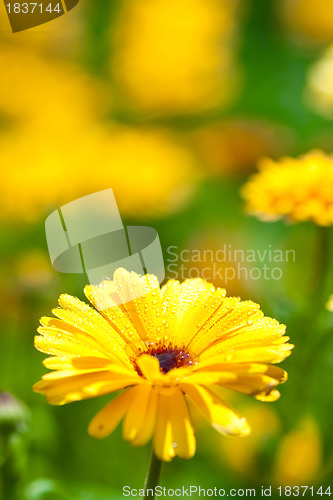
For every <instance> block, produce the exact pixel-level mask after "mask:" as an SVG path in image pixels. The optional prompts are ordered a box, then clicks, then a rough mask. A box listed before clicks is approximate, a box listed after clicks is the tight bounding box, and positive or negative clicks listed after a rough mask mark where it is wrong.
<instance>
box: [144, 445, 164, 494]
mask: <svg viewBox="0 0 333 500" xmlns="http://www.w3.org/2000/svg"><path fill="white" fill-rule="evenodd" d="M161 468H162V460H160V459H159V458H157V456H156V455H155V453H154V449H153V450H152V452H151V457H150V462H149V469H148V474H147V477H146V483H145V489H144V496H143V497H142V499H147V497H148V498H151V499H152V500H154V499H155V488H156V486H157V485H158V483H159V480H160V475H161ZM148 490H153V494H152V495H149V493H148ZM148 495H149V496H148Z"/></svg>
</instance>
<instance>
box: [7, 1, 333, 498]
mask: <svg viewBox="0 0 333 500" xmlns="http://www.w3.org/2000/svg"><path fill="white" fill-rule="evenodd" d="M330 43H333V9H332V6H331V4H330V1H325V0H320V1H318V0H316V1H315V0H298V1H292V0H277V1H270V0H269V1H267V0H252V1H250V0H247V1H246V0H238V1H236V0H177V1H176V0H168V1H167V0H140V1H137V0H120V1H119V2H115V1H105V0H94V1H93V2H90V1H88V0H81V2H80V3H79V5H78V6H77V7H76V8H75V9H73V10H72V11H71V12H70V13H68V14H66V15H65V16H64V17H61V18H59V19H57V20H54V21H52V22H51V23H48V24H46V25H44V26H40V27H37V28H34V29H31V30H28V31H27V32H22V33H17V34H15V35H13V34H12V33H11V32H10V31H9V24H8V20H7V18H6V14H5V10H4V7H3V6H2V5H1V6H0V64H1V68H2V71H1V80H0V84H1V92H0V165H1V178H0V217H1V226H2V229H1V236H0V255H1V269H0V293H1V300H0V312H1V335H0V391H7V392H10V393H12V394H13V395H14V396H15V397H16V398H17V399H18V400H20V401H21V402H22V404H23V405H24V408H22V407H20V406H18V407H16V404H14V402H13V401H12V400H10V398H9V397H7V396H6V397H5V398H4V397H2V399H1V397H0V433H1V436H2V438H1V439H2V440H1V444H0V471H1V474H2V481H3V486H4V485H5V483H6V481H9V482H10V483H11V484H12V486H13V491H12V493H11V495H12V498H8V497H4V500H15V498H16V497H15V495H16V493H15V491H14V490H15V488H16V486H15V485H18V486H17V488H18V491H19V493H18V497H17V498H19V499H20V500H21V499H25V498H27V499H28V500H62V499H66V500H79V499H80V500H102V499H107V498H114V499H117V498H122V487H123V486H124V485H129V486H131V487H133V488H139V487H142V485H143V481H144V477H145V474H146V470H147V464H148V460H149V454H150V446H147V447H144V448H138V449H136V448H132V447H131V446H130V445H129V444H128V443H125V442H124V441H123V440H122V438H121V429H117V430H116V431H115V432H114V433H113V434H112V435H111V436H110V437H109V438H107V439H105V440H103V441H97V440H94V439H92V438H91V437H89V436H88V433H87V426H88V422H89V421H90V419H91V418H92V416H93V415H94V414H95V413H96V412H97V411H98V410H99V409H100V408H102V406H103V405H104V404H105V403H106V402H107V401H108V397H105V398H99V399H97V400H90V401H83V402H80V403H78V404H70V405H66V406H65V407H59V408H58V407H51V406H49V405H47V403H46V401H45V399H44V398H43V397H41V396H40V395H37V394H34V393H33V392H32V385H33V384H34V383H35V382H36V381H37V380H38V379H39V378H40V377H41V375H42V374H43V373H44V372H45V369H44V368H43V366H42V363H41V361H42V359H43V356H42V355H41V354H40V353H38V352H37V351H36V350H35V349H34V347H33V337H34V333H35V330H36V327H37V324H38V319H39V317H40V316H42V315H49V314H50V311H51V308H52V307H54V306H55V305H56V302H57V297H58V295H59V294H60V293H64V292H66V293H69V294H72V295H75V296H78V297H79V298H82V299H83V292H82V290H83V287H84V285H85V277H84V276H83V275H82V276H81V275H62V274H59V273H57V272H55V271H54V270H53V269H52V267H51V264H50V262H49V257H48V253H47V247H46V240H45V233H44V221H45V218H46V216H47V215H48V214H49V213H50V212H51V211H52V210H53V209H55V208H56V207H58V206H60V205H62V204H64V203H66V202H69V201H71V200H73V199H75V198H77V197H80V196H83V195H86V194H89V193H91V192H95V191H97V190H99V189H106V188H109V187H112V188H113V189H114V192H115V196H116V199H117V202H118V206H119V208H120V212H121V215H122V218H123V222H124V224H125V225H129V224H144V225H151V226H153V227H155V228H156V229H157V230H158V233H159V236H160V239H161V243H162V247H163V250H164V252H165V259H166V264H169V261H168V257H169V255H168V252H167V248H168V247H169V246H170V245H174V246H177V247H178V251H179V252H180V251H181V250H182V249H212V250H215V251H216V250H218V249H220V248H223V246H224V245H232V247H233V248H240V249H244V250H247V249H254V250H260V251H264V250H265V249H267V248H268V247H269V245H271V248H272V249H281V250H286V249H294V250H295V255H296V260H295V262H287V263H282V271H283V275H282V278H281V279H280V280H263V279H261V280H251V279H248V280H243V279H239V280H233V281H231V282H230V283H227V285H226V288H227V291H228V294H229V295H230V294H231V295H234V294H235V295H240V296H241V297H242V299H252V300H254V301H257V302H258V303H260V304H261V306H262V309H263V311H264V312H265V314H266V315H270V316H273V317H276V318H277V319H278V320H279V321H280V322H282V323H285V324H286V325H287V333H288V335H289V336H290V337H291V341H292V343H294V344H295V345H296V348H295V350H294V352H293V354H292V356H291V357H290V358H289V359H287V360H286V361H285V362H284V363H283V365H284V368H286V370H287V371H288V373H289V381H288V382H287V384H286V385H284V386H283V387H282V388H281V392H282V396H281V399H280V400H279V401H278V402H276V403H260V402H258V401H252V400H250V399H249V398H247V397H245V396H244V397H238V396H237V397H236V396H235V395H233V394H230V395H228V398H229V399H228V400H229V401H230V402H231V403H232V404H233V405H235V406H236V407H237V408H238V409H239V411H240V412H242V413H243V414H244V415H245V416H246V417H247V418H248V420H249V422H250V424H251V426H252V428H253V434H252V435H251V436H250V437H249V438H244V439H237V438H234V439H231V438H224V437H220V436H219V435H217V433H216V432H215V431H214V430H213V429H211V428H209V427H208V425H206V424H205V423H204V422H203V421H202V419H201V417H200V415H197V416H195V421H196V425H197V429H198V430H197V441H198V446H197V453H196V455H195V458H194V459H192V460H190V461H182V460H178V459H176V460H174V461H173V462H172V463H171V464H167V465H166V466H165V467H164V470H163V473H162V485H164V486H168V487H170V488H176V487H179V486H180V485H191V484H192V485H200V486H201V487H206V488H211V487H214V486H216V487H218V488H225V489H228V488H252V487H257V488H259V486H261V485H273V486H274V487H276V486H278V485H285V484H286V485H294V484H299V485H314V486H315V487H317V486H318V487H319V486H320V485H323V486H324V491H325V490H326V487H327V486H328V485H329V480H330V479H332V475H333V474H332V467H333V456H332V449H333V433H332V409H333V397H332V387H333V374H332V373H333V370H332V369H333V335H332V333H333V313H332V312H329V311H327V310H326V309H325V303H326V301H327V299H328V296H329V294H330V293H333V275H332V267H333V266H332V265H331V266H328V268H327V269H325V279H324V280H323V281H322V282H321V283H320V288H319V289H318V287H316V280H317V278H318V274H319V273H320V262H319V259H318V255H317V252H318V251H319V250H318V241H319V238H320V236H319V229H318V228H317V227H315V226H314V225H313V224H308V223H302V224H299V225H290V224H286V223H285V222H276V223H272V224H268V223H263V222H260V221H258V220H256V219H254V218H251V217H249V216H247V215H246V214H245V213H244V210H243V203H242V200H241V197H240V194H239V191H240V187H241V185H242V184H243V183H244V182H245V181H246V179H247V178H248V177H249V175H250V174H251V173H252V172H253V171H255V169H256V164H257V161H258V159H259V158H261V157H262V156H269V157H272V158H279V157H280V156H284V155H298V154H303V153H306V152H307V151H309V150H311V149H314V148H315V149H318V148H320V149H324V150H325V151H326V152H328V153H330V152H331V151H332V149H333V128H332V121H331V120H332V117H333V55H332V54H331V53H330V50H329V48H330ZM327 232H328V233H329V234H328V238H329V240H332V231H330V229H329V228H328V229H327ZM331 243H332V241H331ZM331 248H332V246H331ZM330 256H332V251H331V252H330ZM213 264H214V263H213V262H208V263H205V265H208V266H212V275H211V279H210V281H213V282H215V284H216V285H217V286H224V283H223V282H221V281H220V280H219V279H218V278H217V277H216V276H214V273H213ZM223 265H224V264H223ZM225 265H226V266H227V265H231V266H232V265H234V264H233V263H225ZM259 265H261V264H259ZM219 266H221V264H219ZM192 267H195V268H197V272H198V273H199V274H200V265H199V264H197V263H196V264H193V266H192ZM167 274H168V273H167ZM8 408H9V409H8ZM8 411H9V413H10V418H8ZM12 411H13V412H14V414H15V415H16V416H15V415H14V416H12V414H11V412H12ZM6 412H7V413H6ZM6 415H7V416H6ZM1 418H2V423H1ZM8 464H9V465H8Z"/></svg>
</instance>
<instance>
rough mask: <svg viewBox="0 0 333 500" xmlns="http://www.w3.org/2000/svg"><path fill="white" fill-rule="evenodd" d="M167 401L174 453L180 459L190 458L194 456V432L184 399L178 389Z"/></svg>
mask: <svg viewBox="0 0 333 500" xmlns="http://www.w3.org/2000/svg"><path fill="white" fill-rule="evenodd" d="M169 401H170V403H169V404H170V418H171V425H172V439H173V445H174V447H175V448H174V451H175V453H176V455H178V456H179V457H181V458H192V457H193V455H194V454H195V436H194V430H193V426H192V422H191V418H190V415H189V411H188V408H187V403H186V401H185V397H184V395H183V394H182V392H181V390H180V389H179V388H178V387H176V388H175V391H174V393H173V394H172V396H170V398H169Z"/></svg>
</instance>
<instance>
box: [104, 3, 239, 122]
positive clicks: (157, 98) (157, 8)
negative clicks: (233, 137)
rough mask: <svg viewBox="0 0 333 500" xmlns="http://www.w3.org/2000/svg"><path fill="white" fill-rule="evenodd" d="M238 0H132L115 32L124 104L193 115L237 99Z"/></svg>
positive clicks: (115, 64)
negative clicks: (235, 52) (235, 51)
mask: <svg viewBox="0 0 333 500" xmlns="http://www.w3.org/2000/svg"><path fill="white" fill-rule="evenodd" d="M237 3H238V2H237V1H235V0H147V1H145V2H144V3H142V2H141V1H140V0H129V1H127V2H125V3H124V5H125V6H124V10H123V12H122V14H121V18H120V23H119V25H118V27H117V29H116V30H115V33H116V35H114V32H112V36H113V37H115V40H114V42H113V43H114V44H115V46H116V55H115V60H114V61H113V68H112V72H113V74H114V76H115V77H116V80H117V82H118V84H119V87H120V89H121V90H122V91H124V94H125V99H126V104H128V103H129V102H130V103H131V104H132V105H133V106H134V107H136V108H142V109H143V110H145V111H149V112H161V113H166V114H173V113H183V112H185V113H187V112H190V113H193V112H198V111H202V110H206V109H208V108H211V107H214V106H216V105H219V104H225V103H229V101H230V99H231V98H232V97H233V94H234V93H235V89H236V87H237V84H236V83H237V80H238V70H237V68H236V67H235V60H234V59H235V56H234V48H233V46H232V45H233V36H234V31H235V21H236V19H237V15H236V12H237V9H236V7H237Z"/></svg>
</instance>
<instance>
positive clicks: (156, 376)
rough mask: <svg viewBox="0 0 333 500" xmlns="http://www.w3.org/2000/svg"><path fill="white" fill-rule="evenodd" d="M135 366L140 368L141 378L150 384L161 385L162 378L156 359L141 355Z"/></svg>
mask: <svg viewBox="0 0 333 500" xmlns="http://www.w3.org/2000/svg"><path fill="white" fill-rule="evenodd" d="M136 364H137V365H138V367H139V368H140V370H141V372H142V374H143V376H144V377H145V378H146V379H147V380H149V382H151V383H152V384H159V383H160V384H163V383H164V378H163V374H162V373H161V371H160V364H159V361H158V359H157V358H155V357H153V356H150V355H149V354H142V356H140V357H139V358H138V359H137V361H136Z"/></svg>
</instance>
